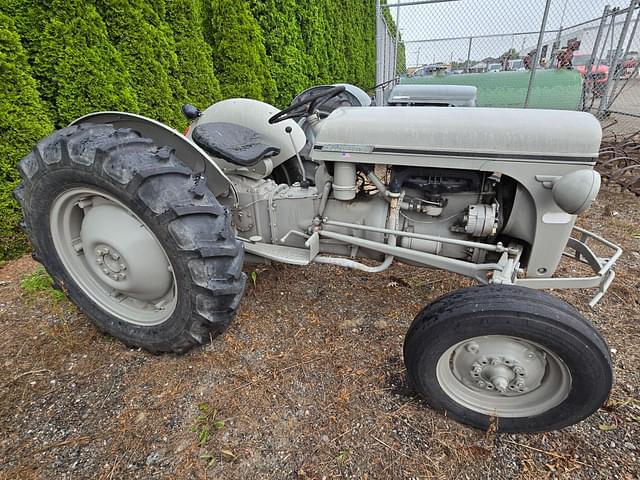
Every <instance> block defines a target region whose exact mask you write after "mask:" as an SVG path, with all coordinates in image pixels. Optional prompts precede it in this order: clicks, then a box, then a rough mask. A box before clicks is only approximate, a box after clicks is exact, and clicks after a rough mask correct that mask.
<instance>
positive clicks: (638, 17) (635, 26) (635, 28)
mask: <svg viewBox="0 0 640 480" xmlns="http://www.w3.org/2000/svg"><path fill="white" fill-rule="evenodd" d="M635 8H636V7H635V6H634V9H635ZM632 15H633V14H632ZM638 22H640V11H639V12H638V15H636V21H635V22H634V23H633V28H632V29H631V35H629V41H628V42H627V48H625V50H624V54H622V68H621V69H620V73H621V75H624V62H625V60H626V58H627V55H628V54H629V50H630V49H631V44H632V43H633V39H634V38H636V32H637V31H638ZM618 80H620V79H618ZM628 81H629V79H628V78H627V81H625V82H624V85H622V87H620V88H618V91H617V92H616V91H615V90H616V86H615V85H614V86H613V91H612V92H611V95H610V96H609V98H610V99H611V100H610V101H609V107H611V105H613V102H615V100H616V98H618V95H620V92H621V91H622V89H623V88H624V87H625V85H626V84H627V83H628Z"/></svg>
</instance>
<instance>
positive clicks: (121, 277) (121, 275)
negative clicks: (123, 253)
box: [118, 273, 127, 280]
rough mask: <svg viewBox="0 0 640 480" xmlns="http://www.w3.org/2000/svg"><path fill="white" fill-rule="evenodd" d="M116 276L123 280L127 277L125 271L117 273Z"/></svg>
mask: <svg viewBox="0 0 640 480" xmlns="http://www.w3.org/2000/svg"><path fill="white" fill-rule="evenodd" d="M118 278H119V279H120V280H124V279H125V278H127V274H126V273H120V274H118Z"/></svg>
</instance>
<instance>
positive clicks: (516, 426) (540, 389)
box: [404, 285, 613, 432]
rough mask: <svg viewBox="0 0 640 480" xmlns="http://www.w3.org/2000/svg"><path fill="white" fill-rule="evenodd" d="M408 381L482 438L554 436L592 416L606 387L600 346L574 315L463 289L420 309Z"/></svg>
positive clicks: (503, 289)
mask: <svg viewBox="0 0 640 480" xmlns="http://www.w3.org/2000/svg"><path fill="white" fill-rule="evenodd" d="M404 358H405V365H406V367H407V372H408V376H409V381H410V382H411V383H412V384H413V386H414V387H415V388H416V389H417V390H418V392H419V393H420V394H421V395H422V396H423V397H424V398H425V399H426V401H427V402H428V403H429V404H430V405H431V406H432V407H434V408H436V409H437V410H440V411H443V412H446V414H447V415H448V416H450V417H451V418H453V419H455V420H458V421H460V422H462V423H466V424H468V425H471V426H473V427H477V428H480V429H485V430H486V429H488V428H490V426H491V425H495V426H496V427H497V429H498V430H499V431H502V432H539V431H548V430H556V429H560V428H563V427H566V426H569V425H572V424H574V423H577V422H579V421H580V420H582V419H584V418H586V417H587V416H589V415H591V414H592V413H593V412H594V411H596V410H597V409H598V408H599V407H600V406H601V405H602V404H603V402H604V401H605V400H606V399H607V397H608V395H609V391H610V389H611V385H612V381H613V373H612V369H611V360H610V358H609V350H608V348H607V345H606V344H605V342H604V340H603V339H602V337H601V336H600V335H599V334H598V332H597V331H596V330H595V329H594V328H593V326H591V324H589V323H588V322H587V321H586V320H585V319H584V318H583V317H582V316H581V315H580V314H579V313H578V312H577V311H576V310H575V309H574V308H573V307H571V306H570V305H568V304H566V303H565V302H562V301H561V300H559V299H557V298H554V297H552V296H550V295H547V294H545V293H542V292H539V291H535V290H531V289H527V288H523V287H516V286H506V285H504V286H503V285H491V286H481V287H471V288H466V289H462V290H458V291H456V292H453V293H450V294H448V295H445V296H444V297H441V298H440V299H438V300H436V301H435V302H433V303H431V304H430V305H428V306H427V307H426V308H425V309H424V310H422V311H421V312H420V313H419V314H418V315H417V317H416V318H415V320H414V321H413V324H412V325H411V327H410V329H409V331H408V333H407V336H406V339H405V344H404Z"/></svg>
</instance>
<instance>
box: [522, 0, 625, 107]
mask: <svg viewBox="0 0 640 480" xmlns="http://www.w3.org/2000/svg"><path fill="white" fill-rule="evenodd" d="M634 1H635V0H634ZM549 7H551V0H547V3H546V4H545V6H544V14H543V15H542V25H540V34H539V35H538V44H537V46H536V54H535V56H534V59H533V65H532V66H531V75H530V76H529V85H528V86H527V95H526V96H525V97H524V108H527V107H528V106H529V96H530V95H531V87H532V86H533V81H534V79H535V78H536V70H537V69H538V63H539V62H540V50H541V49H542V41H543V40H544V31H545V30H546V28H547V18H548V17H549Z"/></svg>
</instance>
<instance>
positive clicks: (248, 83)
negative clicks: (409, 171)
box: [0, 0, 375, 260]
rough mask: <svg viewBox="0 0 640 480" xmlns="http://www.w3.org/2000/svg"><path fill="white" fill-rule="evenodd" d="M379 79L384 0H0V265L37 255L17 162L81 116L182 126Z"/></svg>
mask: <svg viewBox="0 0 640 480" xmlns="http://www.w3.org/2000/svg"><path fill="white" fill-rule="evenodd" d="M374 80H375V1H374V0H84V1H83V0H0V88H1V89H2V91H0V182H1V183H0V215H1V217H2V222H1V223H0V233H1V235H2V238H1V240H2V241H1V243H0V260H2V259H7V258H12V257H14V256H16V255H19V254H21V253H23V252H24V251H25V250H26V247H27V244H26V240H25V238H24V236H23V234H22V233H21V232H20V230H19V228H18V223H19V219H20V212H19V209H18V207H17V204H16V203H15V201H14V200H13V199H12V197H11V191H12V189H13V188H14V187H15V185H16V184H17V182H18V173H17V170H16V168H15V166H16V164H17V162H18V161H19V160H20V158H22V157H23V156H24V155H25V154H26V153H28V151H29V150H30V149H31V148H32V147H33V145H34V144H35V143H36V142H37V141H38V140H39V139H40V138H42V137H44V136H46V135H47V134H48V133H50V132H51V131H52V130H53V129H54V128H61V127H63V126H65V125H66V124H68V123H69V122H70V121H71V120H73V119H74V118H77V117H79V116H81V115H84V114H86V113H89V112H92V111H96V110H124V111H130V112H134V113H140V114H142V115H146V116H149V117H152V118H155V119H158V120H161V121H163V122H166V123H167V124H169V125H172V126H174V127H176V128H181V127H182V126H183V125H184V124H185V121H184V119H183V118H182V116H181V113H180V107H181V105H182V104H183V103H186V102H190V103H194V104H196V105H197V106H198V107H200V108H205V107H207V106H208V105H209V104H211V103H213V102H215V101H217V100H220V99H222V98H228V97H250V98H256V99H259V100H264V101H267V102H271V103H274V104H275V105H277V106H278V107H281V108H282V107H284V106H286V105H287V104H288V103H289V102H290V101H291V99H292V98H293V97H294V96H295V95H296V94H297V93H299V92H300V91H302V90H303V89H305V88H307V87H309V86H311V85H317V84H325V83H336V82H348V83H354V84H356V85H359V86H361V87H362V88H364V89H370V88H371V87H372V86H373V85H374Z"/></svg>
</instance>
